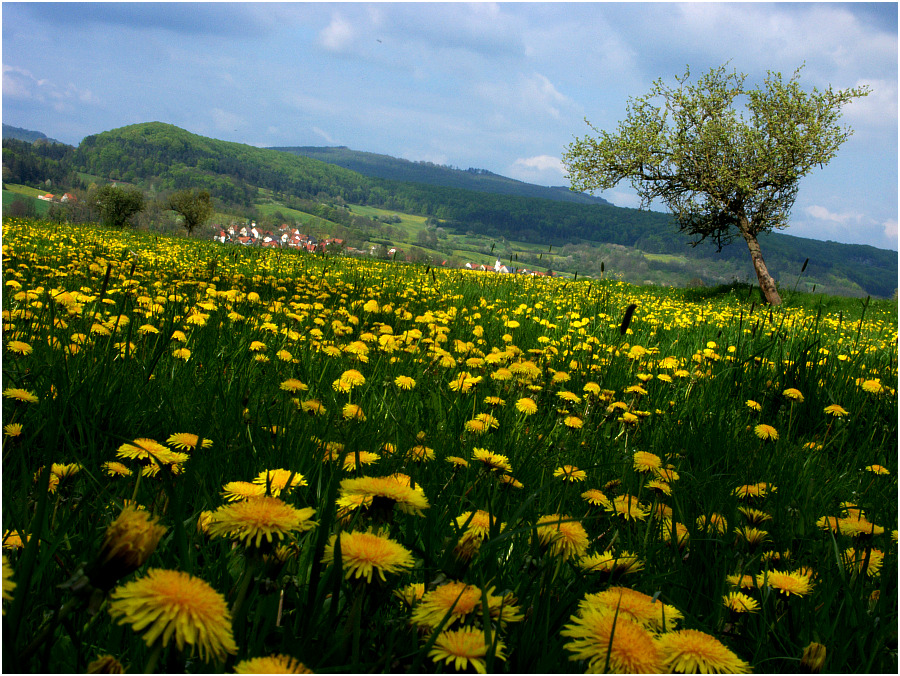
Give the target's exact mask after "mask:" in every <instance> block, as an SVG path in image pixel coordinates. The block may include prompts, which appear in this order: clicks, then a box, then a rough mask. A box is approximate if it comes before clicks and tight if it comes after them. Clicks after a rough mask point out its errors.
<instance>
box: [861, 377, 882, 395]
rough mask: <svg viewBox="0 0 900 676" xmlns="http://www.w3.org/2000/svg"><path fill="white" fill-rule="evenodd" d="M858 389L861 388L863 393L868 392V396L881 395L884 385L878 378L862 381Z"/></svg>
mask: <svg viewBox="0 0 900 676" xmlns="http://www.w3.org/2000/svg"><path fill="white" fill-rule="evenodd" d="M860 387H862V388H863V391H865V392H868V393H869V394H881V393H882V392H884V385H882V384H881V381H880V380H879V379H878V378H875V379H872V380H864V381H863V382H862V384H861V385H860Z"/></svg>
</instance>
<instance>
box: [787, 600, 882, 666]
mask: <svg viewBox="0 0 900 676" xmlns="http://www.w3.org/2000/svg"><path fill="white" fill-rule="evenodd" d="M876 591H877V590H876ZM826 652H827V651H826V650H825V646H823V645H822V644H821V643H816V642H812V643H810V644H809V645H808V646H806V647H805V648H804V649H803V656H802V657H801V658H800V664H801V666H802V667H803V670H804V671H807V672H809V673H811V674H818V673H820V672H821V671H822V667H823V666H825V656H826Z"/></svg>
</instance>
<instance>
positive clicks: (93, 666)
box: [87, 655, 125, 674]
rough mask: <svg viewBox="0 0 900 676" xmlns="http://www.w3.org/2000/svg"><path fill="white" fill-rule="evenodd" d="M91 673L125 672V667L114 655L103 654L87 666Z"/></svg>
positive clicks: (88, 671)
mask: <svg viewBox="0 0 900 676" xmlns="http://www.w3.org/2000/svg"><path fill="white" fill-rule="evenodd" d="M87 673H89V674H124V673H125V667H123V666H122V663H121V662H119V660H117V659H116V658H115V657H113V656H112V655H101V656H100V657H98V658H97V659H95V660H94V661H93V662H91V663H90V664H89V665H88V667H87Z"/></svg>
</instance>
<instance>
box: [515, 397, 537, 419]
mask: <svg viewBox="0 0 900 676" xmlns="http://www.w3.org/2000/svg"><path fill="white" fill-rule="evenodd" d="M516 410H517V411H518V412H519V413H524V414H525V415H533V414H534V413H537V404H536V403H535V401H534V399H532V398H531V397H522V398H521V399H519V400H518V401H517V402H516Z"/></svg>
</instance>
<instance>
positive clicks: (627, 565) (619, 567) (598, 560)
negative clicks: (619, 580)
mask: <svg viewBox="0 0 900 676" xmlns="http://www.w3.org/2000/svg"><path fill="white" fill-rule="evenodd" d="M578 565H579V567H580V568H581V569H582V570H584V571H586V572H589V573H607V574H610V575H612V574H613V573H619V574H622V575H626V574H628V573H636V572H638V571H639V570H643V568H644V563H643V562H642V561H641V560H640V559H639V558H638V556H637V554H633V553H632V552H628V551H623V552H620V553H619V554H616V553H614V552H612V551H606V552H602V553H600V554H591V555H590V556H585V557H583V558H582V559H581V560H579V561H578Z"/></svg>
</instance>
